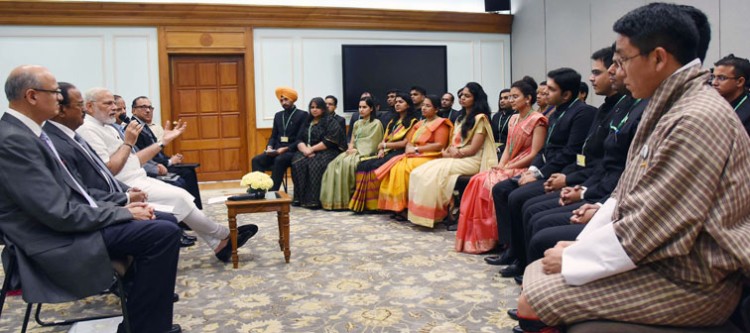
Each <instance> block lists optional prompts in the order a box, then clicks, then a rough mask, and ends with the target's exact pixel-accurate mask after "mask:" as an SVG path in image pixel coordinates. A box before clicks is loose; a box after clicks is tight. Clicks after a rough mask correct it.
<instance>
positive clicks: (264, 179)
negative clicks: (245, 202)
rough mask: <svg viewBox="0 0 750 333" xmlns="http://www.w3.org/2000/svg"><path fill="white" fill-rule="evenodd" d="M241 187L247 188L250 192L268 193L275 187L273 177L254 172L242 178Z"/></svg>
mask: <svg viewBox="0 0 750 333" xmlns="http://www.w3.org/2000/svg"><path fill="white" fill-rule="evenodd" d="M240 186H247V187H248V190H262V191H268V189H270V188H271V187H273V180H272V179H271V176H269V175H267V174H265V173H263V172H260V171H253V172H251V173H248V174H246V175H244V176H242V181H241V182H240Z"/></svg>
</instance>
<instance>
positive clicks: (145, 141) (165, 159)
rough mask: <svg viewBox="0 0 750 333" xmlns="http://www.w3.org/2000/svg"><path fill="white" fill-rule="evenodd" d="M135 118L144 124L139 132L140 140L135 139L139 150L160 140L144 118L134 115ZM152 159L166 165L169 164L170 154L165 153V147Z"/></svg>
mask: <svg viewBox="0 0 750 333" xmlns="http://www.w3.org/2000/svg"><path fill="white" fill-rule="evenodd" d="M133 120H135V121H137V122H138V123H139V124H143V130H142V131H141V133H140V134H138V140H136V141H135V146H136V147H138V150H141V149H144V148H146V147H148V146H151V145H153V144H154V143H156V142H157V141H159V140H157V139H156V135H154V132H152V131H151V128H149V127H148V124H146V123H145V122H144V121H143V120H140V119H138V117H136V116H133ZM151 160H153V161H154V162H156V163H159V164H162V165H164V166H169V155H167V154H165V153H164V149H162V150H160V151H159V153H157V154H156V156H154V158H152V159H151Z"/></svg>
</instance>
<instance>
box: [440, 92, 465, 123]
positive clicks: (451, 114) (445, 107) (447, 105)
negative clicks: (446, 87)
mask: <svg viewBox="0 0 750 333" xmlns="http://www.w3.org/2000/svg"><path fill="white" fill-rule="evenodd" d="M455 100H456V99H455V98H454V97H453V94H451V93H449V92H447V93H445V94H443V96H442V97H440V110H439V111H438V116H440V117H441V118H447V119H449V120H450V121H451V123H453V124H454V125H455V124H456V119H458V117H459V116H461V115H462V114H463V112H462V111H463V109H461V110H454V109H453V102H454V101H455Z"/></svg>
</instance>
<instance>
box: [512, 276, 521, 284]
mask: <svg viewBox="0 0 750 333" xmlns="http://www.w3.org/2000/svg"><path fill="white" fill-rule="evenodd" d="M513 281H516V283H517V284H518V285H522V284H523V274H521V275H516V276H514V277H513Z"/></svg>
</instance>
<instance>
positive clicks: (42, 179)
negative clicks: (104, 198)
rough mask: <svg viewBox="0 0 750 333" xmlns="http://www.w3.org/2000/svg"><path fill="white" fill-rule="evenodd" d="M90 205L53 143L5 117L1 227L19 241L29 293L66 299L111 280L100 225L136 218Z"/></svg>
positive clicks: (1, 126)
mask: <svg viewBox="0 0 750 333" xmlns="http://www.w3.org/2000/svg"><path fill="white" fill-rule="evenodd" d="M97 204H98V205H99V207H97V208H94V207H91V206H89V204H88V203H87V201H86V198H85V197H84V195H83V194H82V193H81V192H79V190H78V188H77V186H76V185H75V183H74V182H73V179H72V178H70V176H68V174H67V172H66V171H65V170H64V169H63V168H62V166H61V164H60V163H59V162H58V160H57V159H56V158H55V156H54V155H53V154H52V152H51V151H50V150H49V148H48V147H47V145H46V144H45V143H44V142H43V141H42V140H41V139H39V137H37V136H36V135H35V134H34V132H32V131H31V130H30V129H29V128H28V127H26V126H25V125H24V124H23V123H22V122H21V121H20V120H18V119H16V118H15V117H13V116H11V115H10V114H9V113H6V114H4V115H3V117H2V119H0V231H2V233H3V234H4V237H5V239H6V240H8V241H9V242H11V244H12V246H15V250H16V251H15V252H16V259H17V260H18V268H19V275H20V278H21V283H22V284H23V298H24V300H26V301H27V302H42V301H43V302H53V303H57V302H66V301H71V300H74V299H78V298H81V297H85V296H89V295H93V294H97V293H99V292H101V291H102V290H104V289H106V288H107V287H109V286H110V285H111V283H112V274H113V273H112V266H111V262H110V259H109V256H108V254H107V248H106V246H105V244H104V240H103V239H102V236H101V233H100V232H99V230H100V229H102V228H104V227H106V226H109V225H112V224H115V223H121V222H126V221H130V220H131V219H132V218H133V216H132V215H131V214H130V212H129V211H128V210H127V209H125V208H122V207H115V206H114V204H111V203H105V202H97Z"/></svg>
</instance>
